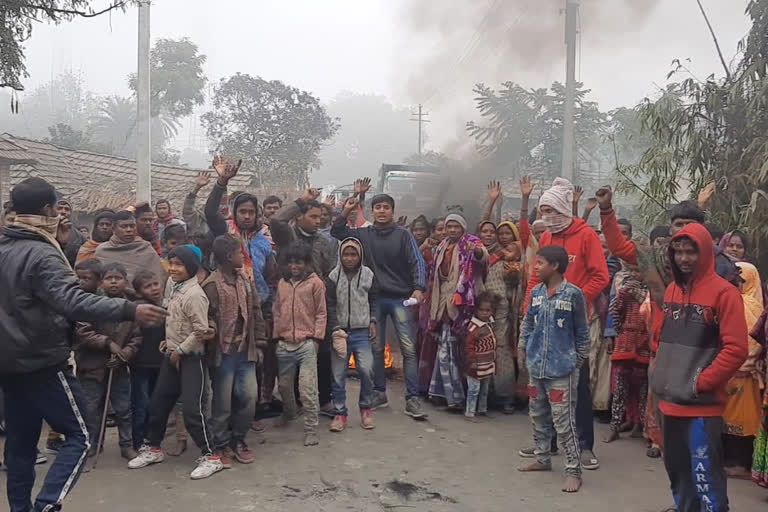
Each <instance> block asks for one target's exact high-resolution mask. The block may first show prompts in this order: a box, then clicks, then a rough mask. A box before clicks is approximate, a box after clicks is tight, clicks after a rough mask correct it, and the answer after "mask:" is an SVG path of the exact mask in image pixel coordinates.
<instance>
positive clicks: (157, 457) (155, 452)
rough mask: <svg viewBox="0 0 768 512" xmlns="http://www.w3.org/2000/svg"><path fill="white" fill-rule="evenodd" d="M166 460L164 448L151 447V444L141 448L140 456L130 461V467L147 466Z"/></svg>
mask: <svg viewBox="0 0 768 512" xmlns="http://www.w3.org/2000/svg"><path fill="white" fill-rule="evenodd" d="M163 460H165V455H164V454H163V450H161V449H160V448H150V447H149V446H142V447H141V448H139V455H138V457H136V458H134V459H131V460H129V461H128V468H129V469H139V468H145V467H147V466H149V465H151V464H157V463H159V462H163Z"/></svg>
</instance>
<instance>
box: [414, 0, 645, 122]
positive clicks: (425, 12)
mask: <svg viewBox="0 0 768 512" xmlns="http://www.w3.org/2000/svg"><path fill="white" fill-rule="evenodd" d="M579 3H580V16H579V26H580V32H581V33H583V34H585V37H589V41H590V45H595V44H597V45H599V44H600V43H601V42H604V43H605V44H610V37H611V36H612V35H616V34H623V33H626V32H631V31H632V30H634V29H637V28H640V27H641V26H642V24H643V23H644V21H645V20H646V18H647V17H648V15H649V14H650V13H651V12H652V10H653V9H654V8H655V7H656V5H657V4H658V0H580V2H579ZM402 5H403V7H402V18H403V25H404V28H405V30H406V31H407V34H408V37H407V39H408V41H407V43H406V45H407V47H408V48H407V50H406V48H403V51H402V52H400V55H406V56H408V57H406V60H407V61H410V62H409V64H411V65H410V66H409V69H411V70H413V71H412V72H411V73H410V74H409V76H407V77H406V79H405V80H403V82H402V84H403V85H404V87H403V89H404V90H402V91H401V92H402V93H403V95H404V96H405V98H406V99H407V100H408V101H409V102H413V103H425V104H430V105H431V106H432V107H438V106H441V105H443V104H445V103H450V102H452V101H453V96H455V95H456V94H461V95H462V96H465V97H469V96H471V92H470V91H471V87H472V86H473V85H474V84H475V83H477V82H481V81H482V82H485V83H487V84H489V85H490V84H497V83H500V82H503V81H506V80H513V81H518V82H524V81H529V82H530V81H531V80H534V79H539V80H546V79H550V78H551V79H560V80H562V79H563V78H562V75H563V74H564V71H563V68H564V55H565V40H564V22H565V15H564V9H565V1H564V0H451V1H450V2H446V1H444V0H419V1H416V2H414V1H405V2H404V3H403V4H402ZM424 46H426V48H425V47H424ZM554 70H557V73H555V72H554ZM526 79H527V80H526ZM550 81H551V80H550ZM525 85H528V86H531V87H534V86H537V87H543V86H546V85H548V83H547V82H546V81H542V82H541V83H529V84H525ZM467 87H469V89H467Z"/></svg>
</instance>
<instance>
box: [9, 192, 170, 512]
mask: <svg viewBox="0 0 768 512" xmlns="http://www.w3.org/2000/svg"><path fill="white" fill-rule="evenodd" d="M11 200H12V202H13V205H14V210H15V212H16V215H15V217H14V218H13V219H12V220H11V221H10V222H9V223H8V225H7V226H5V227H3V228H2V231H0V290H2V291H3V293H1V294H0V386H2V390H3V393H4V399H5V414H6V428H7V436H8V437H7V440H6V444H5V462H6V465H7V466H8V486H7V487H8V504H9V505H10V509H11V510H13V511H19V512H26V511H32V510H34V511H53V510H60V509H61V501H62V500H63V499H64V498H65V497H66V495H67V493H68V492H69V491H70V490H71V489H72V487H73V486H74V484H75V482H76V481H77V479H78V477H79V476H80V473H81V471H82V469H83V463H84V461H85V456H86V452H87V450H88V448H89V444H88V432H87V430H86V427H85V421H84V419H83V415H82V411H83V410H84V403H83V398H82V392H81V390H80V385H79V383H78V381H77V380H76V379H75V377H74V375H73V373H72V369H71V368H69V366H68V360H69V355H70V352H71V350H72V334H73V328H72V327H73V326H72V322H75V321H86V322H89V321H94V320H97V319H98V320H113V321H121V320H134V319H135V320H136V321H138V322H139V323H142V324H145V325H153V324H155V323H160V322H161V321H162V320H163V319H164V318H165V310H164V309H162V308H159V307H157V306H152V305H147V304H144V305H139V306H136V305H134V304H132V303H131V302H129V301H127V300H123V299H109V298H106V297H99V296H97V295H92V294H90V293H86V292H84V291H82V290H81V289H80V286H79V283H78V280H77V278H76V277H75V274H74V273H73V271H72V269H71V267H70V266H69V263H68V262H67V260H66V257H65V255H64V253H63V251H62V249H61V245H60V244H59V240H68V239H69V233H68V232H67V231H68V230H70V229H72V227H71V225H70V224H66V225H61V224H60V217H58V216H57V215H56V212H55V209H54V207H55V205H56V190H55V189H54V188H53V186H51V185H50V184H49V183H47V182H46V181H45V180H42V179H40V178H28V179H26V180H24V181H22V182H21V183H19V184H18V185H16V187H14V188H13V190H12V191H11ZM43 420H45V421H46V422H47V423H48V424H49V425H50V426H51V428H52V429H54V430H55V431H56V432H59V433H61V434H64V435H65V436H66V440H65V442H64V443H63V444H62V445H61V449H60V450H59V453H58V455H57V457H56V461H55V462H54V463H53V465H51V468H50V470H49V471H48V475H47V476H46V478H45V483H44V485H43V488H42V490H41V491H40V494H39V495H38V496H37V499H36V501H35V504H34V506H33V505H32V503H31V494H32V487H33V486H34V483H35V482H34V474H35V473H34V469H33V467H34V464H35V458H36V453H37V441H38V439H39V438H40V430H41V428H42V423H43Z"/></svg>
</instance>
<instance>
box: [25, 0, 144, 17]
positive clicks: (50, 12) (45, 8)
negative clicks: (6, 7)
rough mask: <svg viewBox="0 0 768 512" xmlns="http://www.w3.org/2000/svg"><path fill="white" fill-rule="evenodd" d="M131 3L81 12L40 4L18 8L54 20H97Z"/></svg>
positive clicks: (128, 1)
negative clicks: (35, 10) (44, 15)
mask: <svg viewBox="0 0 768 512" xmlns="http://www.w3.org/2000/svg"><path fill="white" fill-rule="evenodd" d="M130 2H131V0H118V1H116V2H114V3H112V4H110V5H109V7H105V8H104V9H102V10H100V11H79V10H77V9H59V8H56V7H49V6H46V5H40V4H18V7H20V8H22V9H37V10H40V11H43V12H45V13H46V14H47V15H48V16H50V17H52V18H55V17H56V15H63V16H80V17H82V18H95V17H96V16H101V15H102V14H105V13H107V12H109V11H112V10H114V9H122V8H124V7H126V6H127V5H128V4H129V3H130Z"/></svg>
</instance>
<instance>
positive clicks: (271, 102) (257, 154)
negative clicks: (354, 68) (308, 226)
mask: <svg viewBox="0 0 768 512" xmlns="http://www.w3.org/2000/svg"><path fill="white" fill-rule="evenodd" d="M202 122H203V124H204V125H205V127H206V130H207V132H208V137H209V138H210V139H211V140H212V141H213V142H214V145H215V147H214V149H215V150H216V151H219V152H222V153H224V154H227V155H231V156H232V157H233V158H235V157H236V158H242V159H243V163H244V165H245V166H246V168H247V170H248V171H250V172H251V173H253V176H254V180H255V181H256V183H257V184H262V183H264V182H266V181H267V180H269V181H270V182H271V183H270V184H272V183H275V182H277V183H281V184H286V185H292V186H296V187H303V186H304V185H306V183H307V180H308V175H309V171H310V169H313V168H317V167H318V166H319V164H320V160H319V157H318V154H319V153H320V149H321V147H322V144H323V142H325V141H328V140H330V139H331V138H332V137H333V135H334V134H335V133H336V131H337V130H338V129H339V126H340V125H339V122H338V119H333V118H331V117H330V116H329V115H328V114H327V113H326V111H325V108H324V107H323V106H322V105H321V104H320V102H319V100H318V99H317V98H315V97H314V96H312V95H311V94H310V93H308V92H306V91H301V90H299V89H297V88H296V87H291V86H289V85H286V84H284V83H283V82H280V81H279V80H271V81H267V80H264V79H262V78H260V77H253V76H250V75H245V74H240V73H238V74H236V75H234V76H232V77H230V78H228V79H222V81H221V82H220V84H219V87H218V88H217V89H216V92H215V94H214V97H213V109H212V111H211V112H208V113H207V114H205V115H204V116H203V117H202Z"/></svg>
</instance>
